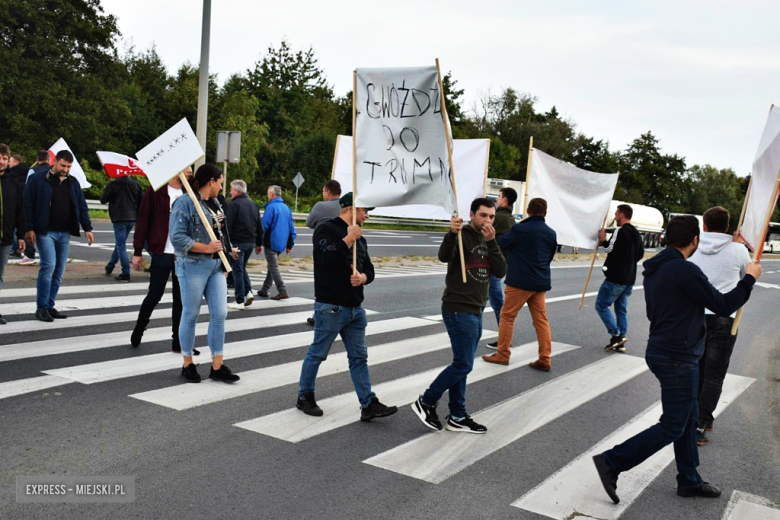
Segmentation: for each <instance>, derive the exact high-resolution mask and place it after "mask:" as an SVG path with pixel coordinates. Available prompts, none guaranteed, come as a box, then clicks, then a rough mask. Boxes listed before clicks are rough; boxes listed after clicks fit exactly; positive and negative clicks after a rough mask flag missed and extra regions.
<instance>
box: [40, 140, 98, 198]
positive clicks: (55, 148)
mask: <svg viewBox="0 0 780 520" xmlns="http://www.w3.org/2000/svg"><path fill="white" fill-rule="evenodd" d="M62 150H67V151H69V152H70V153H73V150H71V149H70V146H68V143H66V142H65V139H63V138H62V137H60V138H59V140H58V141H57V142H56V143H54V144H53V145H51V148H49V159H50V161H49V164H51V165H54V160H55V157H56V155H57V153H59V152H61V151H62ZM70 174H71V175H72V176H73V177H75V178H76V180H77V181H79V185H80V186H81V189H82V190H86V189H87V188H90V187H92V184H90V183H89V181H88V180H87V176H86V175H85V174H84V170H83V169H81V165H80V164H79V161H78V159H76V154H75V153H73V166H71V167H70Z"/></svg>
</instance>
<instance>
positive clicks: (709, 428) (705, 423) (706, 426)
mask: <svg viewBox="0 0 780 520" xmlns="http://www.w3.org/2000/svg"><path fill="white" fill-rule="evenodd" d="M699 428H704V430H705V431H708V432H711V431H712V423H711V422H709V421H700V422H699Z"/></svg>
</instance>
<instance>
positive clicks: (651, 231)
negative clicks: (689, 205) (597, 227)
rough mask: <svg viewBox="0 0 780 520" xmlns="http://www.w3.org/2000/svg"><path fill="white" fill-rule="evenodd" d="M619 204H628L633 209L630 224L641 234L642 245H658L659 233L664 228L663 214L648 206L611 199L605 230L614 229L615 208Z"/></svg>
mask: <svg viewBox="0 0 780 520" xmlns="http://www.w3.org/2000/svg"><path fill="white" fill-rule="evenodd" d="M620 204H628V205H629V206H631V209H633V210H634V216H633V217H632V218H631V224H633V226H634V227H635V228H636V229H637V231H639V233H640V234H641V235H642V243H643V245H644V246H645V247H658V245H659V242H660V238H661V233H662V232H663V230H664V216H663V215H662V214H661V212H660V211H658V210H657V209H655V208H652V207H650V206H643V205H642V204H634V203H633V202H622V201H619V200H613V201H612V204H610V205H609V213H608V214H607V215H608V216H607V226H606V229H607V231H608V232H610V231H614V230H615V227H616V226H617V224H616V223H615V210H617V207H618V206H619V205H620Z"/></svg>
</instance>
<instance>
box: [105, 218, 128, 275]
mask: <svg viewBox="0 0 780 520" xmlns="http://www.w3.org/2000/svg"><path fill="white" fill-rule="evenodd" d="M133 226H135V222H114V241H115V244H114V252H113V253H111V260H109V261H108V263H107V264H106V267H107V268H108V269H110V270H112V271H113V270H114V266H116V263H117V260H118V261H119V262H120V263H121V264H122V274H130V260H128V259H127V237H128V236H130V233H132V231H133Z"/></svg>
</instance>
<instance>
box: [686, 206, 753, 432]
mask: <svg viewBox="0 0 780 520" xmlns="http://www.w3.org/2000/svg"><path fill="white" fill-rule="evenodd" d="M728 230H729V212H728V211H727V210H726V209H725V208H722V207H720V206H715V207H714V208H710V209H708V210H707V211H706V212H705V213H704V233H702V234H701V239H700V242H699V248H698V249H697V250H696V252H695V253H694V254H693V255H692V256H691V258H690V262H693V263H694V264H696V265H697V266H699V268H700V269H701V270H702V271H703V272H704V274H705V275H706V276H707V279H709V281H710V283H711V284H712V285H713V286H714V287H715V288H716V289H717V290H718V291H720V292H722V293H727V292H729V291H731V290H732V289H733V288H734V287H736V286H737V283H739V281H740V280H741V279H742V277H743V276H745V268H746V267H747V266H748V264H749V263H750V255H749V254H748V251H747V249H746V248H745V246H744V245H742V244H740V243H738V242H735V241H734V240H733V238H732V236H731V235H729V234H728ZM704 312H705V314H706V320H707V336H706V338H705V340H704V341H705V346H704V355H703V356H702V357H701V359H700V360H699V426H698V428H697V430H696V443H697V444H698V445H699V446H704V445H705V444H707V443H708V442H709V439H707V432H708V431H712V422H713V420H714V418H713V416H712V413H713V412H714V411H715V407H716V406H717V405H718V400H719V399H720V394H721V391H722V390H723V380H724V378H725V377H726V371H727V370H728V368H729V361H730V359H731V353H732V351H733V350H734V343H735V342H736V340H737V337H736V336H732V335H731V326H732V325H733V324H734V314H732V315H731V317H729V318H722V317H720V316H718V315H716V314H713V312H712V311H711V310H709V309H706V310H705V311H704Z"/></svg>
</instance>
